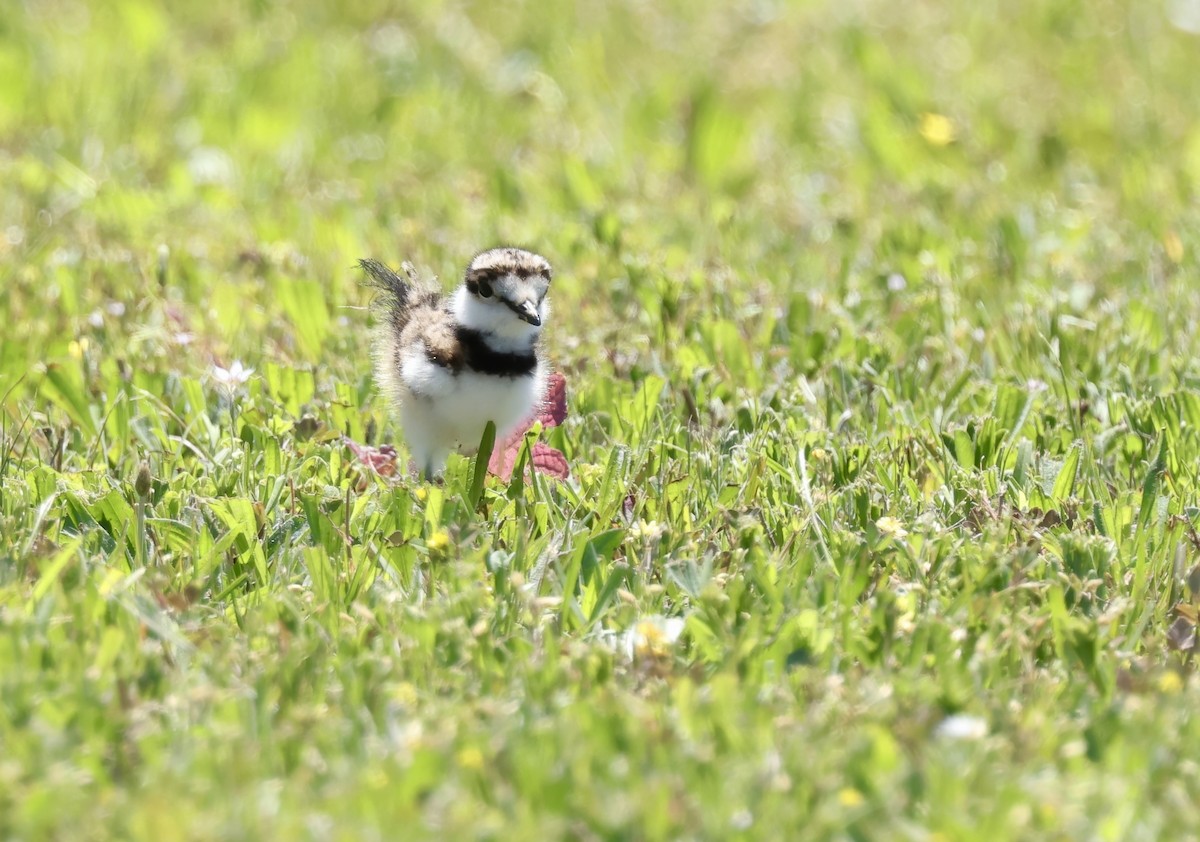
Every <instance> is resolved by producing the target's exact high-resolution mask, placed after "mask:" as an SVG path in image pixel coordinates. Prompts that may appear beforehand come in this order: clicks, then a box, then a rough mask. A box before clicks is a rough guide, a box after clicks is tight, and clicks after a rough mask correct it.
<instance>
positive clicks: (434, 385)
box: [401, 358, 546, 453]
mask: <svg viewBox="0 0 1200 842" xmlns="http://www.w3.org/2000/svg"><path fill="white" fill-rule="evenodd" d="M403 380H404V381H405V385H406V386H407V387H408V390H407V391H408V392H409V394H408V395H406V396H405V399H404V400H403V401H402V403H401V412H402V415H403V416H407V418H406V419H405V423H404V426H405V427H406V433H407V434H408V437H409V438H410V440H411V439H424V442H420V441H411V444H413V445H416V448H414V449H419V450H425V449H429V450H433V451H449V450H459V451H460V452H464V453H470V452H473V451H474V450H475V449H476V448H477V447H478V446H479V439H480V438H481V437H482V436H483V428H484V427H485V426H486V425H487V422H488V421H493V422H495V424H496V436H497V438H501V437H503V436H504V435H505V434H506V433H508V432H511V431H512V429H513V428H514V427H515V426H516V425H517V424H518V423H520V422H521V421H522V420H524V419H525V418H528V417H529V416H530V415H532V414H533V411H534V408H535V407H536V406H537V403H538V402H539V401H540V400H541V399H542V397H543V392H544V391H545V387H546V376H545V370H544V367H543V366H542V365H538V367H537V368H536V369H535V370H534V373H533V375H532V376H529V377H498V376H494V375H485V374H478V373H475V372H472V371H462V372H460V373H459V374H453V373H451V372H449V371H447V370H446V369H444V368H441V367H440V366H436V365H434V364H432V363H430V362H429V361H428V360H425V359H421V358H416V359H413V358H410V359H409V360H406V361H405V365H404V371H403ZM422 444H425V445H426V447H421V445H422Z"/></svg>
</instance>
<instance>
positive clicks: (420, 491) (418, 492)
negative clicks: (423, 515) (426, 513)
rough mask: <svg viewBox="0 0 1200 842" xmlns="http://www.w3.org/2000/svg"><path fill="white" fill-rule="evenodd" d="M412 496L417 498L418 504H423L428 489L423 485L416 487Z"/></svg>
mask: <svg viewBox="0 0 1200 842" xmlns="http://www.w3.org/2000/svg"><path fill="white" fill-rule="evenodd" d="M413 496H414V497H416V498H417V501H418V502H420V503H424V502H425V498H426V497H428V496H429V489H428V488H426V487H425V486H423V485H418V486H417V487H416V488H414V489H413Z"/></svg>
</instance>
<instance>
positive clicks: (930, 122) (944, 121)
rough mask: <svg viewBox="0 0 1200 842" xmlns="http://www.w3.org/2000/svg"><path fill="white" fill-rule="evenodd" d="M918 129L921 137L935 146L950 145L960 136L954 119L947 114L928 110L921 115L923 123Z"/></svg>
mask: <svg viewBox="0 0 1200 842" xmlns="http://www.w3.org/2000/svg"><path fill="white" fill-rule="evenodd" d="M917 131H919V132H920V133H921V137H923V138H925V141H926V142H927V143H929V144H931V145H933V146H949V145H950V144H951V143H954V141H955V139H956V138H957V137H958V130H957V129H956V128H955V127H954V121H953V120H951V119H950V118H949V117H947V116H946V115H945V114H933V113H931V112H926V113H924V114H922V115H921V123H920V126H918V128H917Z"/></svg>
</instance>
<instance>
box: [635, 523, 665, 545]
mask: <svg viewBox="0 0 1200 842" xmlns="http://www.w3.org/2000/svg"><path fill="white" fill-rule="evenodd" d="M666 531H667V527H665V526H663V525H662V524H661V523H659V522H658V521H657V520H652V521H650V522H649V523H647V522H646V521H644V520H639V521H638V522H637V523H635V524H633V525H632V526H630V527H629V537H630V538H633V539H634V540H638V539H645V540H647V541H657V540H658V539H659V538H661V537H662V536H663V533H665V532H666Z"/></svg>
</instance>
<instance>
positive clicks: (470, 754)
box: [458, 746, 483, 772]
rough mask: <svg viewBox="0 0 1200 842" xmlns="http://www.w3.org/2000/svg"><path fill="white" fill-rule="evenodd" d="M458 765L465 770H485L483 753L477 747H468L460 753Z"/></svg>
mask: <svg viewBox="0 0 1200 842" xmlns="http://www.w3.org/2000/svg"><path fill="white" fill-rule="evenodd" d="M458 765H459V766H461V767H463V768H464V769H470V770H471V771H473V772H478V771H479V770H480V769H482V768H483V752H482V751H480V750H479V749H477V748H476V747H475V746H467V747H466V748H464V749H462V750H461V751H459V752H458Z"/></svg>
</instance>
